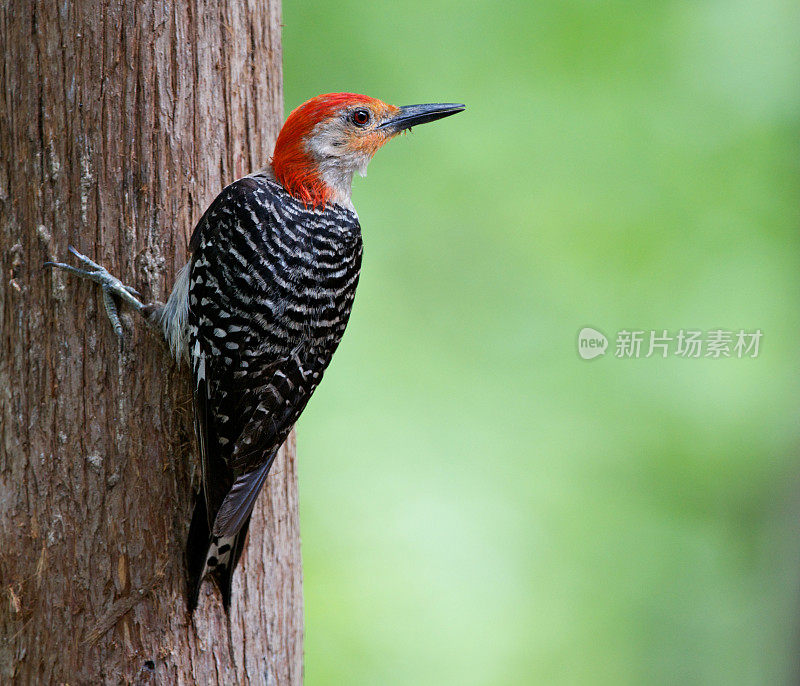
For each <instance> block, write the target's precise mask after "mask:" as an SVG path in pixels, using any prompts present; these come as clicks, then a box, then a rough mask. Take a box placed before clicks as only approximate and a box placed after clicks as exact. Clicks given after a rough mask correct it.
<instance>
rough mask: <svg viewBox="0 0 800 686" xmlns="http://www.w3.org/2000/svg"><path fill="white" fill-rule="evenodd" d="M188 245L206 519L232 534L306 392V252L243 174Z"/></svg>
mask: <svg viewBox="0 0 800 686" xmlns="http://www.w3.org/2000/svg"><path fill="white" fill-rule="evenodd" d="M191 247H192V249H193V260H192V268H191V273H190V280H189V341H188V347H189V356H190V359H191V362H192V370H193V377H194V383H195V421H196V428H197V435H198V440H199V443H200V453H201V461H202V466H203V484H204V491H205V498H206V503H207V513H208V519H209V527H210V528H211V529H212V531H213V533H214V535H221V534H222V533H223V532H224V533H225V535H232V534H234V533H236V532H237V531H238V530H239V528H241V526H242V525H243V524H244V523H245V522H246V520H247V518H248V516H249V514H250V512H251V511H252V506H253V504H254V502H255V497H256V495H257V494H258V491H259V490H260V489H261V486H262V485H263V483H264V481H265V479H266V475H267V472H268V471H269V467H270V465H271V464H272V461H273V460H274V457H275V453H276V452H277V450H278V448H279V447H280V445H281V443H282V442H283V441H284V440H285V438H286V436H287V435H288V433H289V431H290V430H291V427H292V425H293V423H294V421H295V420H296V419H297V417H298V416H299V414H300V411H301V410H302V409H303V407H304V406H305V403H306V402H307V400H308V397H309V395H310V392H311V389H310V384H309V383H308V382H307V379H306V376H307V374H306V370H305V368H304V366H303V362H302V358H303V357H304V355H303V351H302V347H303V343H304V340H303V339H304V336H303V332H304V330H305V327H306V324H305V322H304V317H305V316H306V311H307V310H306V308H305V307H304V300H305V296H304V295H303V292H302V289H300V288H299V287H298V276H297V269H298V266H299V264H300V259H299V256H300V254H302V251H303V247H304V246H303V245H302V244H301V243H300V242H299V241H298V239H297V237H296V235H295V234H293V233H292V231H291V229H290V228H288V227H287V225H286V223H285V220H284V219H283V217H282V216H280V215H279V214H278V213H276V212H275V211H274V207H273V206H272V205H271V203H270V195H269V192H268V190H265V187H264V186H263V185H262V184H259V183H258V182H256V181H255V180H253V179H250V178H245V179H241V180H240V181H237V182H236V183H234V184H232V185H231V186H229V187H228V188H226V189H225V190H224V191H223V192H222V193H221V194H220V195H219V196H218V198H217V199H216V200H215V202H214V203H213V204H212V205H211V207H210V208H209V209H208V211H207V212H206V214H205V215H204V217H203V218H202V219H201V221H200V222H199V224H198V226H197V229H196V230H195V234H194V236H193V237H192V242H191ZM223 508H224V509H223ZM220 515H221V517H220ZM217 520H219V521H217ZM223 523H224V526H223Z"/></svg>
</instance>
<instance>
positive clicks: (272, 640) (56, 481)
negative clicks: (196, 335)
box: [0, 0, 302, 684]
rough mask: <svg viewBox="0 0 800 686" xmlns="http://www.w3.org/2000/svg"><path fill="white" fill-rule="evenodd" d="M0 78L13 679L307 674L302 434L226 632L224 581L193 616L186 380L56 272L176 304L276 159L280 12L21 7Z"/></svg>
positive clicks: (1, 332) (0, 340)
mask: <svg viewBox="0 0 800 686" xmlns="http://www.w3.org/2000/svg"><path fill="white" fill-rule="evenodd" d="M0 86H2V88H1V89H0V97H2V99H3V101H2V105H0V261H1V264H0V268H1V269H2V272H1V273H0V326H1V327H2V328H1V329H0V423H2V433H1V434H0V532H2V538H1V539H0V541H2V546H0V682H2V683H8V682H9V681H15V682H19V683H69V684H84V683H86V684H88V683H91V684H95V683H112V684H118V683H131V682H135V683H159V684H168V683H169V684H172V683H195V682H196V683H203V684H208V683H224V684H232V683H269V684H276V683H277V684H294V683H299V682H300V681H301V679H302V643H301V642H302V598H301V568H300V542H299V530H298V518H297V490H296V470H295V452H294V440H293V437H290V439H289V441H287V445H286V446H285V447H284V449H283V451H282V454H281V455H280V456H279V457H278V460H277V462H276V464H275V467H274V468H273V471H272V474H271V475H270V477H269V480H268V487H267V489H265V494H263V495H262V496H261V498H260V500H259V504H258V505H257V507H256V510H255V513H254V515H253V521H252V525H251V527H250V540H249V543H248V545H247V549H246V552H245V555H244V558H243V561H242V563H241V564H240V566H239V569H238V570H237V572H236V577H235V581H234V600H233V606H232V610H231V615H230V621H228V620H227V619H226V617H225V614H224V612H223V610H222V605H221V602H220V598H219V595H218V594H217V593H216V591H214V590H213V586H212V585H211V583H210V582H209V581H207V582H206V584H205V585H204V590H203V592H202V593H201V598H200V607H199V608H198V610H197V611H196V613H195V614H194V617H191V616H190V615H189V614H188V613H187V611H186V598H185V595H186V585H185V568H184V561H183V555H184V543H185V540H186V534H187V531H188V527H189V520H190V514H191V508H192V504H193V498H194V496H193V488H196V487H197V485H198V482H199V465H198V461H197V455H196V451H195V450H194V445H195V443H194V435H193V432H192V428H191V413H192V410H191V392H190V391H191V389H190V384H189V381H188V371H187V369H186V368H185V367H183V368H180V369H179V368H178V367H177V365H176V364H175V363H174V362H172V361H171V360H170V358H169V356H168V353H167V351H166V347H165V346H164V345H163V343H161V342H160V341H159V340H157V338H156V336H155V335H154V334H153V332H152V331H151V330H149V329H148V328H147V327H146V326H145V325H144V323H143V321H141V320H140V319H138V318H136V319H134V318H133V317H132V316H131V315H130V314H127V315H126V316H125V317H123V323H124V324H125V332H126V336H125V344H124V347H120V346H119V345H118V343H117V340H116V337H115V336H114V334H113V331H112V329H111V326H110V324H109V322H108V320H107V319H106V316H105V313H104V310H103V306H102V300H101V298H100V296H99V293H98V290H97V288H96V287H95V285H94V284H91V283H89V282H86V281H82V280H79V279H76V278H74V277H71V276H70V275H68V274H64V273H61V272H55V271H53V272H51V271H47V270H44V269H42V266H41V265H42V263H43V262H45V261H46V260H52V259H63V258H65V257H67V246H68V245H69V244H72V245H74V246H75V247H76V248H77V249H78V250H80V251H81V252H83V253H85V254H87V255H89V256H92V257H93V258H94V259H95V260H96V261H98V262H100V263H102V264H103V265H104V266H106V267H108V269H109V271H111V272H112V273H113V274H115V275H116V276H118V277H120V279H122V281H123V282H125V283H127V284H130V285H133V286H135V287H136V288H138V289H139V290H140V291H141V292H142V295H143V297H144V299H145V300H148V301H149V300H154V299H157V300H162V301H163V300H164V299H165V298H166V296H167V294H168V291H169V289H170V287H171V285H172V279H173V276H174V274H175V272H176V271H177V269H178V268H180V267H181V266H182V265H183V264H184V263H185V261H186V259H187V244H188V237H189V234H190V231H191V229H192V228H193V226H194V224H195V222H196V221H197V220H198V219H199V218H200V216H201V215H202V212H203V211H204V210H205V208H206V207H207V206H208V204H209V203H210V202H211V201H212V200H213V198H214V197H215V195H216V194H217V193H218V192H219V191H220V190H221V189H222V188H223V186H225V185H226V184H227V183H229V182H231V181H233V180H234V179H235V178H238V177H240V176H242V175H244V174H247V173H249V172H250V171H253V170H255V169H258V168H260V167H263V166H264V165H265V164H266V162H267V160H268V157H269V154H270V152H271V149H272V145H273V142H274V140H275V136H276V135H277V131H278V127H279V125H280V121H281V119H282V115H281V109H282V105H281V103H282V90H281V48H280V8H279V3H278V1H277V0H242V1H241V2H239V1H237V2H231V1H230V0H222V2H212V1H211V0H193V1H191V2H190V1H188V0H175V1H174V2H172V3H167V2H156V1H155V0H138V1H136V2H124V0H107V1H106V2H102V3H98V2H93V1H90V0H73V1H71V2H57V3H56V2H43V1H40V2H34V1H32V0H28V1H27V2H25V1H21V2H14V1H13V0H10V1H9V0H6V2H5V3H2V6H0ZM123 311H124V307H123Z"/></svg>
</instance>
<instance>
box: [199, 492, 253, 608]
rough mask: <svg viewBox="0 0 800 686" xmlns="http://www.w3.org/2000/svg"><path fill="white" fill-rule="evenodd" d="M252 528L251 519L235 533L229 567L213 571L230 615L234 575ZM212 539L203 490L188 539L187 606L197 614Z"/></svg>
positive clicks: (225, 566) (223, 604) (222, 565)
mask: <svg viewBox="0 0 800 686" xmlns="http://www.w3.org/2000/svg"><path fill="white" fill-rule="evenodd" d="M249 526H250V517H248V518H247V520H246V521H245V522H244V525H243V526H242V528H241V529H240V530H239V532H238V533H237V534H236V537H235V539H234V542H233V546H232V548H231V554H230V558H229V560H228V562H227V563H226V564H221V565H218V566H217V567H215V568H213V569H212V570H211V572H210V574H211V577H212V578H213V579H214V583H215V584H216V586H217V588H218V589H219V591H220V593H221V594H222V606H223V607H224V608H225V612H228V611H229V609H230V606H231V586H232V584H233V573H234V571H235V569H236V566H237V565H238V564H239V559H240V558H241V557H242V552H243V550H244V542H245V539H246V538H247V529H248V528H249ZM211 543H212V536H211V531H210V530H209V527H208V514H207V511H206V499H205V496H204V494H203V492H202V491H200V493H199V494H198V496H197V502H196V504H195V506H194V513H193V514H192V523H191V525H190V526H189V536H188V538H187V541H186V571H187V576H188V579H187V606H188V608H189V612H194V610H195V609H196V608H197V603H198V600H199V598H200V587H201V586H202V585H203V570H204V569H205V566H206V559H207V558H208V554H209V549H210V548H211Z"/></svg>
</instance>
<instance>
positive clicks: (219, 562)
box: [46, 93, 465, 612]
mask: <svg viewBox="0 0 800 686" xmlns="http://www.w3.org/2000/svg"><path fill="white" fill-rule="evenodd" d="M464 109H465V106H464V105H463V104H455V103H431V104H424V105H406V106H400V107H398V106H394V105H390V104H388V103H386V102H383V101H381V100H378V99H376V98H372V97H368V96H365V95H359V94H355V93H327V94H324V95H318V96H316V97H314V98H311V99H310V100H308V101H306V102H304V103H303V104H302V105H300V106H299V107H297V108H296V109H294V110H293V111H292V112H291V113H290V114H289V116H288V117H287V118H286V121H285V123H284V124H283V126H282V128H281V130H280V132H279V134H278V137H277V140H276V142H275V147H274V151H273V154H272V157H271V160H270V161H269V163H268V164H267V165H266V166H265V167H264V168H263V169H261V170H259V171H256V172H254V173H252V174H249V175H248V176H245V177H243V178H241V179H238V180H237V181H234V182H233V183H231V184H230V185H228V186H227V187H225V188H224V189H223V190H222V191H221V192H220V193H219V195H218V196H217V197H216V199H215V200H214V201H213V202H212V203H211V205H210V206H209V207H208V209H207V210H206V212H205V213H204V214H203V216H202V217H201V219H200V221H199V222H198V223H197V225H196V227H195V229H194V232H193V234H192V237H191V240H190V242H189V251H190V259H189V261H188V262H187V264H186V265H185V266H184V267H183V268H182V269H181V270H180V272H179V273H178V275H177V277H176V280H175V284H174V286H173V288H172V291H171V293H170V295H169V298H168V299H167V301H166V303H164V304H161V303H147V304H146V303H143V302H142V301H141V300H140V297H141V296H140V295H139V293H138V291H136V290H135V289H134V288H131V287H130V286H126V285H125V284H123V283H122V282H121V281H120V280H119V279H117V278H116V277H114V276H113V275H111V274H110V273H109V272H108V271H107V270H106V269H105V268H104V267H102V266H101V265H99V264H98V263H96V262H94V261H93V260H92V259H91V258H89V257H87V256H85V255H83V254H81V253H80V252H78V251H77V250H76V249H75V248H73V247H70V248H69V250H70V252H71V253H72V255H73V256H74V257H75V258H76V259H77V260H78V262H79V264H80V266H79V267H75V266H72V265H70V264H67V263H63V262H48V263H46V266H48V267H53V268H58V269H62V270H65V271H67V272H69V273H71V274H74V275H76V276H79V277H82V278H86V279H89V280H92V281H94V282H96V283H97V284H99V285H100V287H101V293H102V297H103V302H104V304H105V309H106V312H107V315H108V317H109V319H110V321H111V324H112V328H113V329H114V332H115V333H116V334H117V336H119V337H120V340H121V339H122V336H123V331H122V325H121V322H120V318H119V313H118V309H117V306H118V305H117V303H118V301H122V302H125V303H127V304H128V305H129V306H131V307H132V308H134V310H136V311H137V312H138V313H140V314H141V315H142V316H143V317H144V318H145V319H146V321H147V322H148V324H150V325H151V326H152V327H154V328H155V329H156V330H157V331H158V332H160V335H162V336H163V338H164V340H165V341H166V343H167V344H168V346H169V348H170V351H171V353H172V355H173V356H174V357H175V358H176V359H177V360H178V362H179V363H180V362H182V361H185V362H187V363H188V365H189V367H190V369H191V375H192V388H193V406H194V428H195V434H196V439H197V445H198V452H199V457H200V465H201V474H202V478H201V484H200V490H199V492H198V494H197V497H196V501H195V507H194V511H193V515H192V520H191V523H190V525H189V533H188V537H187V544H186V567H187V606H188V610H189V611H190V612H192V611H194V610H195V608H196V607H197V604H198V601H199V592H200V588H201V586H202V583H203V581H204V579H205V578H206V577H209V576H210V577H211V578H212V579H213V581H214V583H215V584H216V586H217V588H218V589H219V592H220V594H221V596H222V603H223V607H224V608H225V611H226V612H228V611H229V608H230V604H231V596H232V579H233V573H234V570H235V568H236V565H237V563H238V561H239V559H240V558H241V555H242V552H243V548H244V544H245V538H246V535H247V530H248V526H249V523H250V516H251V514H252V511H253V507H254V504H255V502H256V497H257V496H258V494H259V492H260V491H261V489H262V487H263V485H264V483H265V481H266V478H267V475H268V473H269V470H270V467H271V466H272V464H273V462H274V460H275V457H276V455H277V453H278V450H279V448H280V447H281V445H282V444H283V442H284V441H285V439H286V438H287V436H288V434H289V432H290V431H291V429H292V427H293V426H294V424H295V422H296V421H297V419H298V417H299V416H300V414H301V413H302V411H303V409H304V408H305V407H306V404H307V403H308V401H309V399H310V398H311V395H312V394H313V393H314V390H315V389H316V388H317V386H318V385H319V383H320V381H321V380H322V376H323V374H324V372H325V370H326V368H327V367H328V364H329V363H330V361H331V358H332V356H333V354H334V352H335V350H336V348H337V347H338V345H339V342H340V341H341V339H342V335H343V334H344V331H345V327H346V326H347V322H348V319H349V317H350V312H351V309H352V306H353V300H354V297H355V292H356V286H357V284H358V279H359V274H360V269H361V257H362V238H361V225H360V223H359V219H358V215H357V213H356V211H355V208H354V206H353V203H352V200H351V190H352V180H353V175H354V174H356V173H358V174H360V175H362V176H363V175H365V174H366V171H367V165H368V164H369V162H370V160H371V159H372V157H373V156H374V155H375V153H376V152H377V151H378V150H379V149H380V148H381V147H382V146H383V145H384V144H385V143H387V142H388V141H389V140H391V139H392V138H394V137H395V136H397V135H398V134H401V133H403V132H405V131H408V130H410V129H411V128H412V127H413V126H417V125H420V124H425V123H427V122H432V121H435V120H437V119H441V118H443V117H448V116H450V115H453V114H456V113H458V112H461V111H463V110H464Z"/></svg>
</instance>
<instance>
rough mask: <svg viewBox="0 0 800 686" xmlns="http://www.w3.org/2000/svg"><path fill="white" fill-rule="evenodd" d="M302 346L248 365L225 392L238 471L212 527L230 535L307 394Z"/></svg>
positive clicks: (308, 374)
mask: <svg viewBox="0 0 800 686" xmlns="http://www.w3.org/2000/svg"><path fill="white" fill-rule="evenodd" d="M304 357H305V356H304V355H302V353H301V352H300V351H296V352H295V353H294V354H292V355H290V356H288V357H285V358H282V359H281V360H279V361H278V362H277V363H272V364H270V365H267V366H266V367H265V368H264V369H259V370H253V369H250V370H249V371H248V373H247V374H244V375H242V376H241V378H240V379H239V380H237V382H233V383H231V384H230V388H231V389H232V390H229V391H227V392H226V399H227V406H226V407H225V409H224V411H225V412H231V413H232V415H233V416H234V417H236V431H237V433H238V438H237V439H236V441H235V445H234V448H233V450H232V451H231V452H230V456H229V458H228V467H229V468H230V469H231V470H232V471H233V472H234V473H235V474H237V475H238V476H237V478H236V480H235V481H234V483H233V484H232V486H231V487H230V490H229V491H228V493H227V495H226V496H225V498H224V500H223V502H222V504H221V505H220V507H219V511H218V512H217V515H216V518H215V521H214V525H213V531H212V533H213V534H214V535H215V536H230V535H233V534H234V533H236V532H237V531H238V530H239V529H240V528H241V527H242V526H243V524H244V523H245V522H246V521H247V518H248V517H249V516H250V513H251V512H252V510H253V506H254V505H255V500H256V497H257V496H258V493H259V491H260V490H261V487H262V486H263V485H264V482H265V480H266V477H267V473H268V472H269V468H270V466H271V465H272V462H273V460H274V459H275V455H276V454H277V451H278V449H279V448H280V446H281V445H282V444H283V442H284V441H285V440H286V437H287V436H288V435H289V432H290V431H291V429H292V426H294V423H295V422H296V421H297V418H298V417H299V415H300V413H301V412H302V410H303V408H304V407H305V405H306V403H307V402H308V399H309V398H310V397H311V393H312V392H313V389H314V386H315V380H314V377H313V372H312V371H311V368H309V367H307V365H305V364H304V361H303V360H304Z"/></svg>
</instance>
